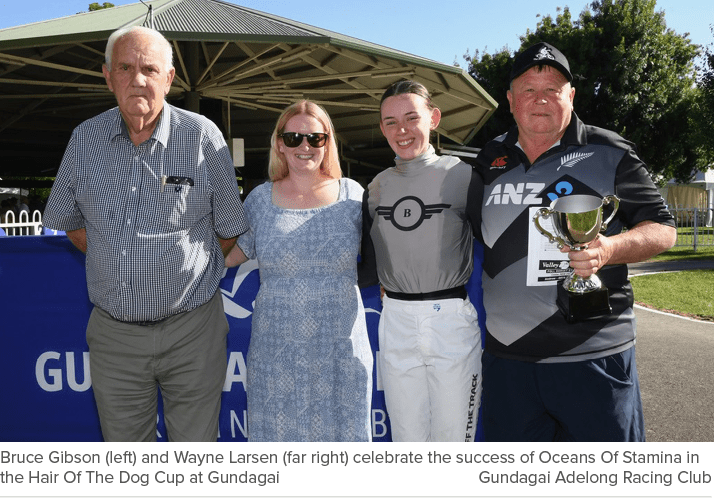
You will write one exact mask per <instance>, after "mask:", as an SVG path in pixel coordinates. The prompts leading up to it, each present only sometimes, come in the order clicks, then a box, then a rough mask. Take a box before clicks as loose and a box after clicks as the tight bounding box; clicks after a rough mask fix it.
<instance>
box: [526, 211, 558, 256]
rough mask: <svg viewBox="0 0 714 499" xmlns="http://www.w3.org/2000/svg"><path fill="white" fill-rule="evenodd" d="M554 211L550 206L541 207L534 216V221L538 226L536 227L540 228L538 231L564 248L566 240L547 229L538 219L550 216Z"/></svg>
mask: <svg viewBox="0 0 714 499" xmlns="http://www.w3.org/2000/svg"><path fill="white" fill-rule="evenodd" d="M552 213H553V210H550V209H548V208H541V209H540V210H538V211H537V212H536V214H535V215H534V216H533V223H534V224H535V226H536V229H538V232H540V233H541V234H543V235H544V236H545V237H547V238H548V241H550V242H551V243H558V248H562V247H563V246H565V241H563V240H562V239H561V238H559V237H556V236H554V235H553V234H551V233H550V232H548V231H547V230H545V229H544V228H543V227H542V226H541V225H540V222H539V221H538V219H539V218H548V217H549V216H550V215H551V214H552Z"/></svg>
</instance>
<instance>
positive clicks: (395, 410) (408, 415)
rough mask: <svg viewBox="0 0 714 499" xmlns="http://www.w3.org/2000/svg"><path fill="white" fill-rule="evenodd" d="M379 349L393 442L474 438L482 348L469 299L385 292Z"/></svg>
mask: <svg viewBox="0 0 714 499" xmlns="http://www.w3.org/2000/svg"><path fill="white" fill-rule="evenodd" d="M379 349H380V352H379V355H380V360H381V363H380V377H381V380H382V387H383V388H384V396H385V402H386V405H387V412H388V413H389V419H390V423H391V429H392V440H393V441H395V442H427V441H434V442H463V441H467V442H468V441H473V439H474V434H475V432H476V423H477V419H478V409H479V406H480V402H481V352H482V347H481V332H480V329H479V325H478V320H477V313H476V309H475V308H474V307H473V305H472V304H471V302H470V301H469V300H468V298H467V299H465V300H462V299H460V298H451V299H444V300H428V301H404V300H396V299H393V298H389V297H388V296H386V295H385V296H384V301H383V306H382V316H381V318H380V321H379Z"/></svg>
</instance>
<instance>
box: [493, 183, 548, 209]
mask: <svg viewBox="0 0 714 499" xmlns="http://www.w3.org/2000/svg"><path fill="white" fill-rule="evenodd" d="M544 188H545V184H542V183H531V182H529V183H527V184H525V183H522V182H521V183H519V184H498V185H496V186H495V187H494V188H493V190H492V191H491V195H490V196H489V197H488V199H487V200H486V206H488V205H490V204H492V203H493V204H518V205H539V204H541V202H542V201H543V200H542V199H541V198H540V197H538V194H539V193H540V192H541V191H542V190H543V189H544ZM524 193H525V197H524Z"/></svg>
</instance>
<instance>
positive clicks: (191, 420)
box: [87, 291, 228, 442]
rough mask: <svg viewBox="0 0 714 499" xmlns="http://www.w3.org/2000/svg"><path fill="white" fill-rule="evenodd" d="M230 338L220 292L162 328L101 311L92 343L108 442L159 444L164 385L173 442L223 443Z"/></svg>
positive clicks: (92, 324)
mask: <svg viewBox="0 0 714 499" xmlns="http://www.w3.org/2000/svg"><path fill="white" fill-rule="evenodd" d="M227 334H228V321H227V320H226V316H225V313H224V311H223V301H222V298H221V293H220V291H219V292H217V293H216V295H215V296H214V297H213V298H212V299H211V300H209V301H208V302H207V303H205V304H204V305H202V306H200V307H198V308H197V309H195V310H191V311H190V312H185V313H182V314H178V315H175V316H173V317H170V318H168V319H166V320H164V321H162V322H160V323H158V324H156V325H154V326H139V325H135V324H127V323H123V322H119V321H117V320H115V319H114V318H112V317H111V316H110V315H109V314H107V313H106V312H105V311H103V310H101V309H100V308H98V307H95V308H94V310H93V311H92V314H91V316H90V318H89V323H88V325H87V344H88V345H89V358H90V372H91V377H92V388H93V390H94V397H95V400H96V402H97V408H98V410H99V420H100V423H101V427H102V435H103V437H104V440H106V441H115V442H116V441H119V442H128V441H133V442H150V441H155V440H156V420H157V411H158V393H157V388H158V387H160V388H161V395H162V399H163V406H164V407H163V409H164V421H165V423H166V431H167V433H168V439H169V440H171V441H174V442H199V441H200V442H210V441H216V439H217V438H218V416H219V413H220V407H221V393H222V391H223V384H224V381H225V375H226V364H227V362H226V336H227Z"/></svg>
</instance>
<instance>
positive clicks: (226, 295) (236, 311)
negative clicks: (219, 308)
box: [221, 260, 258, 319]
mask: <svg viewBox="0 0 714 499" xmlns="http://www.w3.org/2000/svg"><path fill="white" fill-rule="evenodd" d="M227 270H228V269H225V270H224V271H223V276H224V277H225V275H226V272H227ZM254 270H256V271H257V270H258V261H257V260H248V261H247V262H245V263H243V264H242V265H241V266H240V267H238V271H237V272H236V275H235V277H234V278H233V286H232V287H231V290H230V291H226V290H225V289H221V293H222V294H223V309H224V310H225V312H226V314H227V315H230V316H231V317H235V318H236V319H246V318H248V317H250V316H251V314H252V313H253V312H252V311H251V310H248V309H246V308H245V307H242V306H241V305H238V304H237V303H236V302H235V301H233V300H234V299H235V297H236V295H237V294H238V291H239V290H240V286H241V284H243V281H245V278H246V277H248V274H250V273H251V272H253V271H254ZM253 306H255V302H254V303H253Z"/></svg>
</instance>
